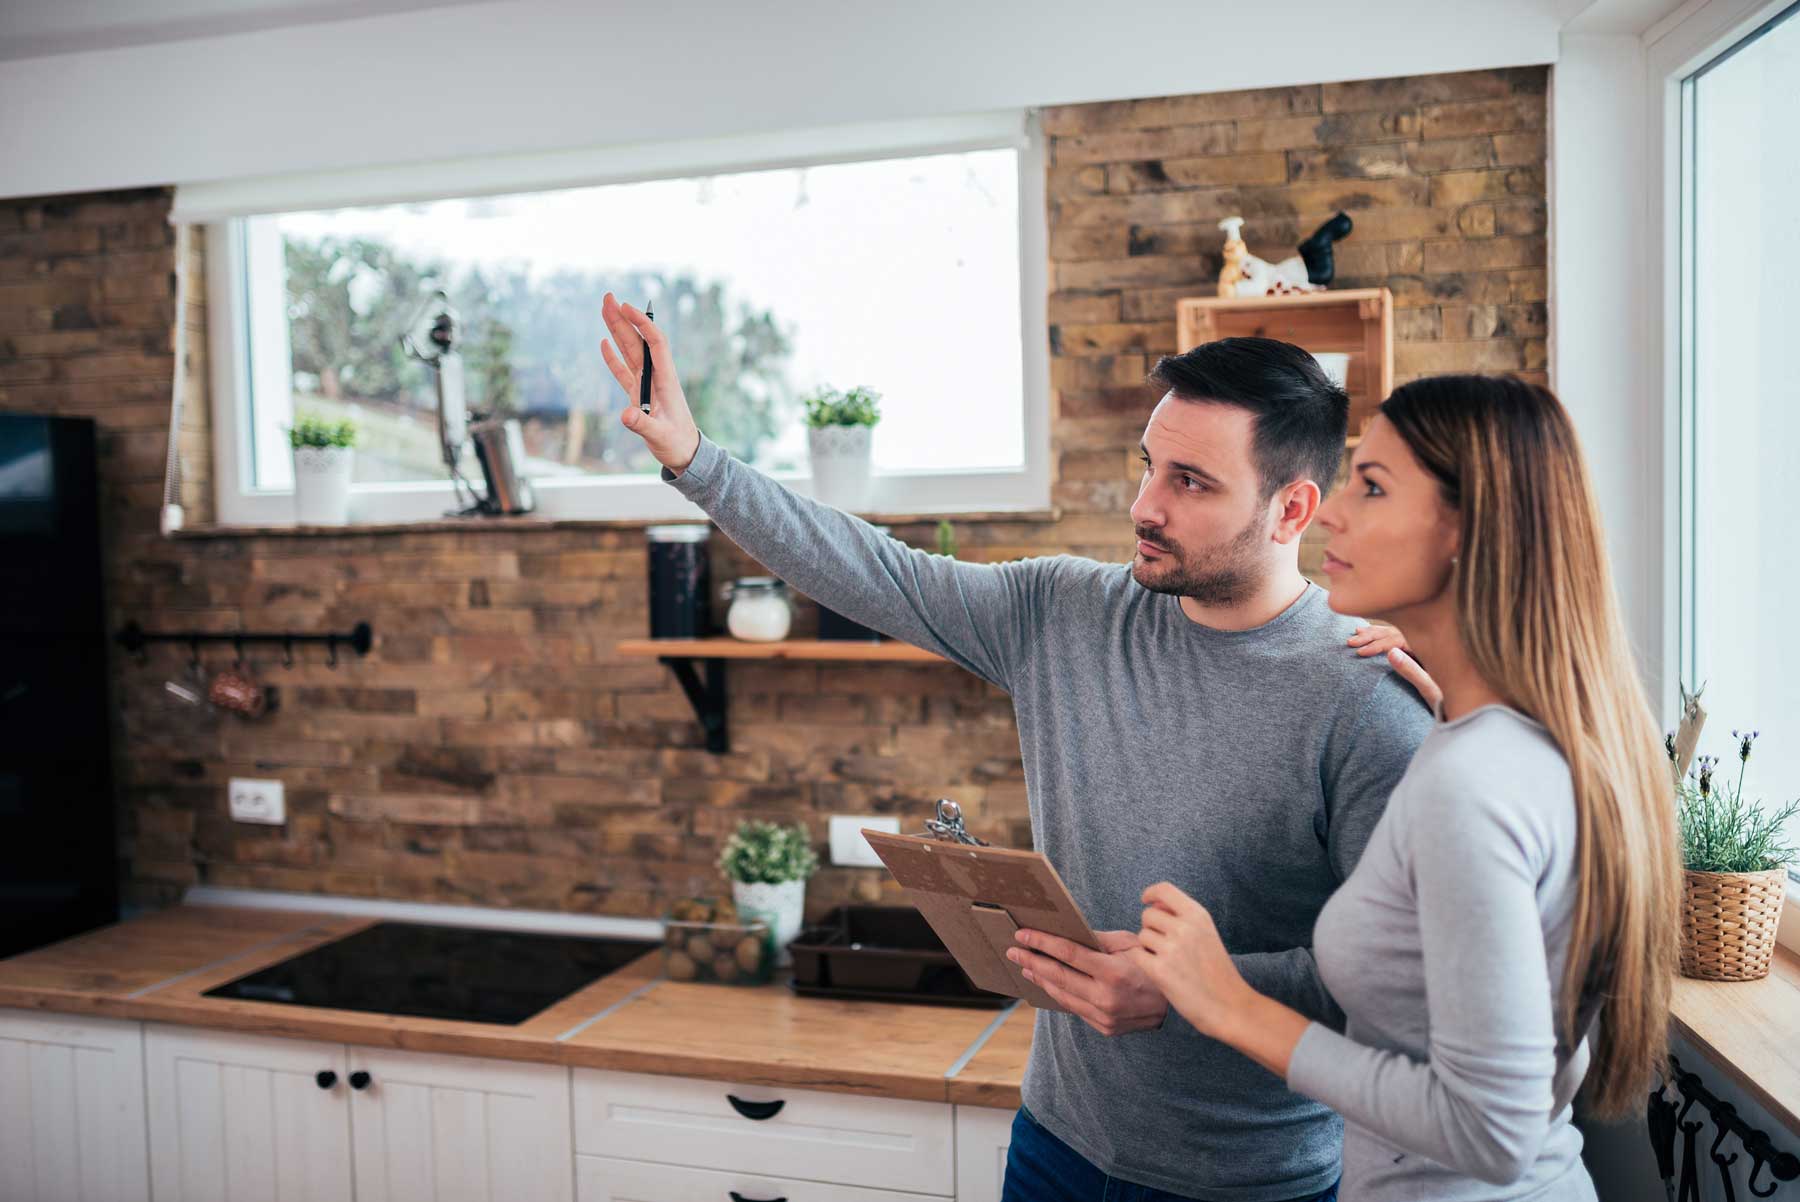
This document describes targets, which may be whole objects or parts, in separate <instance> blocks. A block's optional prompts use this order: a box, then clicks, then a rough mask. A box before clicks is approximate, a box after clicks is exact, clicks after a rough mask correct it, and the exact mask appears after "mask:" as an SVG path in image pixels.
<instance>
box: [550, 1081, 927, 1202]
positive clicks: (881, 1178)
mask: <svg viewBox="0 0 1800 1202" xmlns="http://www.w3.org/2000/svg"><path fill="white" fill-rule="evenodd" d="M574 1089H575V1150H576V1152H578V1153H583V1154H586V1155H590V1156H597V1157H610V1158H614V1159H622V1160H634V1161H651V1162H653V1163H656V1164H659V1165H670V1166H680V1167H686V1168H696V1169H715V1170H720V1171H723V1172H727V1173H755V1174H766V1175H768V1176H769V1177H771V1178H779V1179H782V1180H791V1181H812V1182H831V1183H835V1184H836V1185H839V1186H854V1187H860V1188H864V1189H872V1190H894V1191H905V1192H910V1193H915V1194H933V1195H936V1196H938V1197H945V1198H947V1197H949V1196H951V1195H952V1194H953V1193H954V1192H955V1190H956V1181H955V1163H954V1147H955V1132H954V1129H953V1127H952V1114H951V1108H950V1107H949V1106H947V1105H945V1104H943V1103H942V1102H910V1101H900V1100H896V1099H892V1098H868V1097H860V1096H856V1095H851V1094H840V1093H823V1092H820V1091H816V1090H805V1089H789V1088H787V1087H785V1086H745V1085H731V1084H727V1083H725V1082H722V1081H697V1080H693V1079H691V1078H686V1077H659V1076H652V1075H647V1074H641V1073H615V1072H604V1071H601V1070H598V1069H576V1070H575V1077H574ZM584 1192H585V1191H584ZM739 1192H740V1193H744V1192H745V1191H739ZM600 1196H602V1197H604V1196H605V1195H600ZM676 1196H678V1197H686V1196H687V1195H685V1194H678V1195H676ZM715 1196H717V1197H721V1198H722V1197H723V1195H715ZM749 1196H752V1195H749V1194H746V1197H749ZM755 1196H761V1195H755ZM769 1196H770V1197H775V1196H778V1195H769ZM791 1198H792V1195H790V1202H791Z"/></svg>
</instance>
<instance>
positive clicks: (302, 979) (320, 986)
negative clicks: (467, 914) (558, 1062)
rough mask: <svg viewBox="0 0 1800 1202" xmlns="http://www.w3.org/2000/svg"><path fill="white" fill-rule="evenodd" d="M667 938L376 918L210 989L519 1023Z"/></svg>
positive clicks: (245, 997) (300, 1002)
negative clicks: (349, 932)
mask: <svg viewBox="0 0 1800 1202" xmlns="http://www.w3.org/2000/svg"><path fill="white" fill-rule="evenodd" d="M659 946H661V944H660V943H659V942H658V941H657V940H654V939H626V938H610V937H600V938H596V937H592V936H586V935H546V934H540V933H538V932H535V931H502V930H487V929H483V928H479V927H442V926H429V925H426V924H423V923H411V922H378V923H376V924H375V925H373V926H371V927H366V928H364V929H363V930H360V931H357V932H356V933H355V934H352V935H346V936H344V937H343V938H342V939H337V940H333V941H332V942H330V943H327V944H324V945H322V946H320V947H315V948H313V949H312V950H311V951H308V952H302V953H301V954H300V955H298V956H294V957H292V958H291V959H287V960H283V961H282V962H281V963H279V964H271V965H270V966H269V967H267V968H263V969H259V970H257V971H256V972H253V973H250V974H249V975H248V976H242V977H239V978H238V979H237V980H235V981H229V982H227V983H226V984H224V985H220V986H218V987H217V988H214V989H209V990H207V991H206V996H207V997H220V998H235V999H237V1000H239V1001H246V1002H279V1003H283V1004H286V1005H292V1006H324V1007H327V1008H330V1009H333V1010H360V1011H364V1012H367V1013H372V1014H405V1015H410V1016H412V1017H415V1018H445V1019H452V1020H455V1021H459V1022H474V1023H498V1024H501V1025H505V1026H516V1025H517V1024H519V1023H522V1022H524V1021H525V1020H526V1019H528V1018H530V1017H531V1016H532V1015H534V1014H536V1013H538V1012H539V1011H541V1010H543V1009H545V1008H546V1007H548V1006H551V1005H553V1004H555V1003H556V1002H559V1001H561V1000H562V999H563V998H565V997H568V996H569V995H570V994H571V993H574V992H575V991H576V990H578V989H581V988H583V987H585V986H587V985H589V984H591V983H592V982H594V981H597V980H599V979H600V978H601V977H603V976H605V975H606V974H608V973H610V972H614V971H616V970H617V969H620V968H623V967H624V966H625V965H627V964H629V963H631V962H632V961H633V960H635V959H637V958H638V957H639V956H642V955H643V954H644V953H646V952H649V951H653V950H655V949H656V948H658V947H659Z"/></svg>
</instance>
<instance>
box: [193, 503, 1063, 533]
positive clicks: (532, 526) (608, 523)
mask: <svg viewBox="0 0 1800 1202" xmlns="http://www.w3.org/2000/svg"><path fill="white" fill-rule="evenodd" d="M856 516H858V517H860V518H862V519H863V520H865V521H868V522H873V523H875V524H876V525H880V526H918V525H929V524H935V523H936V522H937V521H939V520H940V519H945V520H949V521H952V522H1024V523H1034V524H1047V523H1051V522H1055V521H1058V520H1059V519H1060V518H1061V517H1062V511H1061V510H1059V509H1026V510H990V511H986V512H968V513H861V514H857V515H856ZM671 520H672V519H670V518H666V517H664V518H556V517H544V516H541V515H538V514H521V515H518V516H509V517H498V516H496V517H479V516H478V517H466V518H421V519H419V520H417V521H407V522H390V521H366V522H348V523H346V524H344V525H342V526H301V525H296V524H294V523H292V522H289V523H265V524H259V523H254V522H214V523H209V524H206V525H201V526H184V527H182V528H181V529H179V530H175V531H172V532H171V533H170V537H171V538H270V537H284V536H292V537H321V538H341V537H343V536H345V535H359V534H430V533H439V532H444V533H448V532H455V533H468V532H473V531H489V530H491V531H507V532H515V531H538V530H605V529H614V530H631V529H642V528H643V527H646V526H658V525H663V524H665V523H667V522H669V521H671ZM697 520H700V521H704V520H706V519H705V518H704V517H702V518H699V519H697Z"/></svg>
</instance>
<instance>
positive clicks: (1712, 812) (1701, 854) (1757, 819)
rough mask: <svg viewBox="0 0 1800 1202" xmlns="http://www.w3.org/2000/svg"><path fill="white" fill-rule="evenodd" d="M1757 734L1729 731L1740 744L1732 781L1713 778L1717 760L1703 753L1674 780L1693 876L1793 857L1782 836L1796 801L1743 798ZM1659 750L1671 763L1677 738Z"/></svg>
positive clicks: (1799, 803)
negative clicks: (1778, 803)
mask: <svg viewBox="0 0 1800 1202" xmlns="http://www.w3.org/2000/svg"><path fill="white" fill-rule="evenodd" d="M1760 734H1761V732H1760V731H1754V730H1752V731H1748V732H1743V733H1740V732H1738V731H1735V730H1734V731H1732V732H1731V737H1732V738H1734V739H1736V740H1737V741H1738V745H1737V751H1738V775H1737V780H1736V781H1735V782H1721V781H1719V780H1717V779H1716V778H1717V773H1718V767H1719V757H1718V756H1716V755H1703V756H1701V757H1699V758H1698V759H1697V760H1695V761H1694V766H1693V767H1692V768H1690V769H1688V774H1687V777H1686V778H1685V779H1682V780H1678V781H1676V782H1675V805H1676V811H1677V814H1678V816H1679V818H1680V822H1681V858H1682V863H1683V864H1684V865H1685V866H1686V867H1687V868H1688V870H1689V871H1691V872H1766V871H1768V870H1769V869H1772V868H1780V867H1782V866H1783V865H1786V864H1790V863H1792V862H1793V861H1794V860H1795V859H1796V852H1795V849H1794V848H1793V847H1791V846H1789V845H1788V844H1787V843H1786V841H1785V840H1784V838H1783V835H1782V832H1783V830H1784V828H1785V827H1786V826H1787V824H1788V822H1789V821H1790V820H1792V819H1793V817H1794V815H1796V814H1800V800H1796V801H1790V802H1789V803H1787V804H1786V805H1784V806H1782V807H1780V808H1779V809H1769V808H1765V807H1764V806H1763V805H1762V804H1761V803H1760V802H1756V801H1747V800H1745V798H1744V770H1745V768H1747V767H1748V766H1749V763H1750V752H1751V750H1752V748H1753V747H1754V746H1755V744H1756V740H1757V738H1758V737H1759V736H1760ZM1663 747H1664V750H1666V751H1667V752H1668V753H1669V762H1670V763H1674V762H1675V736H1674V735H1673V734H1670V735H1667V736H1666V737H1665V738H1664V740H1663Z"/></svg>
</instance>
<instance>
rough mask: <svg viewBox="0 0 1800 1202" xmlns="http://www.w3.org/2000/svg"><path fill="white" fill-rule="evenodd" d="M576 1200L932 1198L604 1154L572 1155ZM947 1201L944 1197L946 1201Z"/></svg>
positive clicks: (915, 1201) (888, 1201) (926, 1201)
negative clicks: (628, 1158)
mask: <svg viewBox="0 0 1800 1202" xmlns="http://www.w3.org/2000/svg"><path fill="white" fill-rule="evenodd" d="M575 1202H932V1200H931V1199H930V1198H928V1197H924V1196H921V1195H919V1194H901V1193H895V1192H894V1191H893V1190H885V1189H857V1188H856V1187H854V1186H843V1185H829V1184H825V1183H822V1182H818V1181H795V1180H792V1179H791V1178H786V1177H764V1176H761V1175H759V1174H753V1173H728V1172H722V1171H720V1170H718V1169H686V1168H677V1167H675V1166H674V1165H666V1164H645V1163H644V1162H642V1161H636V1160H614V1159H612V1158H611V1157H607V1156H577V1157H576V1158H575ZM946 1202H947V1200H946Z"/></svg>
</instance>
